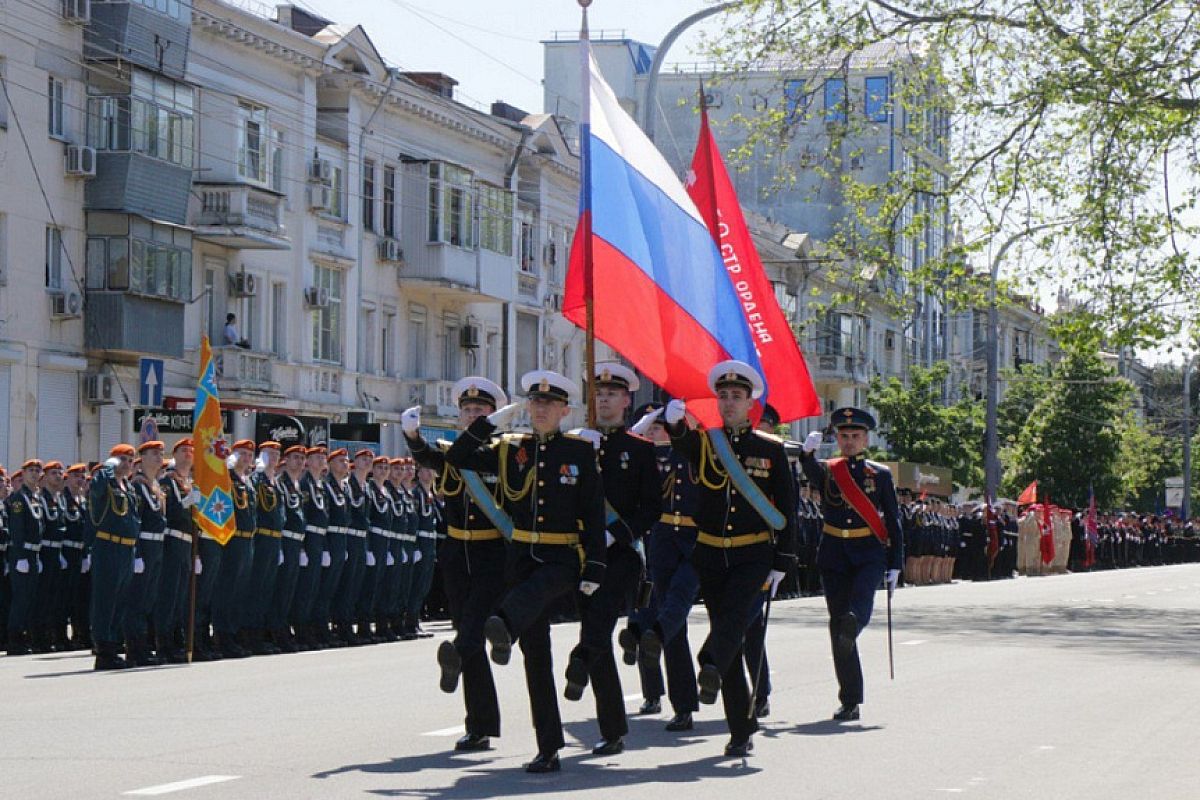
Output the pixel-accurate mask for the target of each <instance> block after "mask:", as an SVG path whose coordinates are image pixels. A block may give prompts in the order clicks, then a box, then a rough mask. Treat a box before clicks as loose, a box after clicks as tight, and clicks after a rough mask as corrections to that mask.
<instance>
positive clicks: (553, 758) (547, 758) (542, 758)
mask: <svg viewBox="0 0 1200 800" xmlns="http://www.w3.org/2000/svg"><path fill="white" fill-rule="evenodd" d="M561 769H562V764H560V763H558V753H538V754H537V757H536V758H534V759H533V761H530V762H529V763H528V764H526V765H525V771H526V772H532V773H533V774H535V775H541V774H544V773H547V772H558V771H560V770H561Z"/></svg>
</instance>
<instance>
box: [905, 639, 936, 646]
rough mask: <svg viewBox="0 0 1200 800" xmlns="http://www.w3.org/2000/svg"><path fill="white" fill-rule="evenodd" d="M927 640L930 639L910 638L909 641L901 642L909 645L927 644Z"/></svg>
mask: <svg viewBox="0 0 1200 800" xmlns="http://www.w3.org/2000/svg"><path fill="white" fill-rule="evenodd" d="M927 641H929V640H928V639H909V640H908V641H907V642H901V643H900V644H909V645H913V644H925V643H926V642H927Z"/></svg>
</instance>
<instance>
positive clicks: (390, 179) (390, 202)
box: [383, 164, 396, 238]
mask: <svg viewBox="0 0 1200 800" xmlns="http://www.w3.org/2000/svg"><path fill="white" fill-rule="evenodd" d="M383 235H384V236H391V237H392V238H395V237H396V168H395V167H393V166H391V165H390V164H389V165H387V166H385V167H384V168H383Z"/></svg>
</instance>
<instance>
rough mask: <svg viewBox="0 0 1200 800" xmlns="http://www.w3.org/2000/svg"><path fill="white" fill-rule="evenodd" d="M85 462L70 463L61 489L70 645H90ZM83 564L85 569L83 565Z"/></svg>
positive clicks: (85, 647)
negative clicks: (64, 529) (64, 527)
mask: <svg viewBox="0 0 1200 800" xmlns="http://www.w3.org/2000/svg"><path fill="white" fill-rule="evenodd" d="M87 479H88V470H87V464H72V465H71V466H70V467H69V468H68V469H67V473H66V482H65V488H64V489H63V520H64V522H65V523H66V526H67V527H66V534H65V535H64V537H63V556H65V557H66V559H67V585H66V593H65V594H66V597H65V603H66V614H67V622H68V623H69V624H70V626H71V648H72V649H74V650H91V649H92V630H91V623H90V622H89V621H88V606H89V605H90V604H91V580H92V579H91V575H90V572H91V558H90V555H89V553H90V550H91V545H90V542H91V539H92V534H91V522H90V521H89V520H88V513H87ZM85 566H86V567H87V569H86V570H85V569H84V567H85Z"/></svg>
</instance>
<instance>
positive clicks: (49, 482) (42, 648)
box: [33, 461, 67, 653]
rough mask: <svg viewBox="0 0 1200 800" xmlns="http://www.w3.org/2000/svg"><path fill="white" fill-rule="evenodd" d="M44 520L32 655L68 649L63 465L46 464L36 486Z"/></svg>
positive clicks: (58, 462)
mask: <svg viewBox="0 0 1200 800" xmlns="http://www.w3.org/2000/svg"><path fill="white" fill-rule="evenodd" d="M39 487H40V489H39V491H40V495H41V498H42V506H43V507H44V508H45V509H46V515H45V518H44V520H43V522H44V525H43V531H42V549H41V552H40V553H39V554H38V555H39V557H40V561H41V565H42V574H41V575H40V576H38V598H37V600H36V601H35V612H34V621H33V642H34V644H33V652H35V653H48V652H50V651H51V650H60V651H61V650H66V649H67V630H66V628H67V615H66V603H65V600H66V588H67V558H66V556H64V555H63V551H62V543H63V539H65V538H66V535H67V521H66V518H65V516H64V511H63V497H62V492H63V464H62V462H61V461H47V462H46V464H45V467H44V468H43V471H42V479H41V481H40V482H39Z"/></svg>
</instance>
